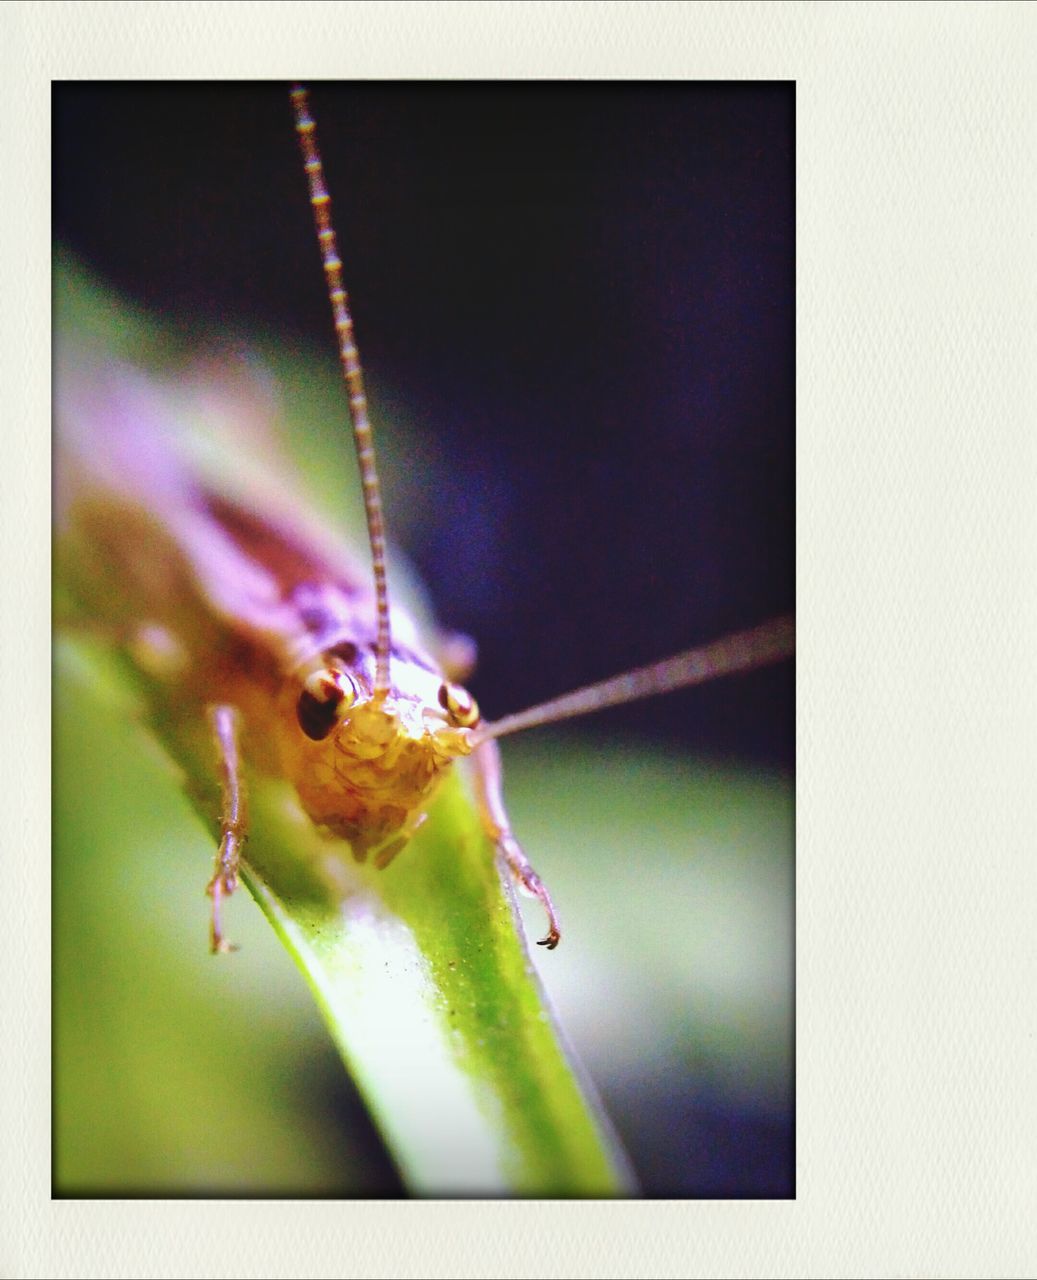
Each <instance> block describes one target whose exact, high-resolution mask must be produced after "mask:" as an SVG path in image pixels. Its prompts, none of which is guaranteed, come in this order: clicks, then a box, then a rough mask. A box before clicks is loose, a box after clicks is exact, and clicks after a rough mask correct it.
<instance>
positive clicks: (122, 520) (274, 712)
mask: <svg viewBox="0 0 1037 1280" xmlns="http://www.w3.org/2000/svg"><path fill="white" fill-rule="evenodd" d="M292 101H293V106H294V109H295V114H296V128H297V131H298V133H299V137H300V140H301V143H302V149H303V155H304V162H305V169H306V173H307V176H308V180H309V185H310V200H311V204H312V206H313V209H314V212H315V217H316V223H317V232H318V241H319V244H320V249H321V256H322V260H323V265H324V271H325V275H326V278H327V283H328V291H329V297H330V300H331V304H332V311H333V316H334V323H335V330H336V333H337V335H338V341H339V353H340V357H341V361H342V365H343V370H344V373H345V378H346V383H347V387H348V391H349V402H350V411H351V416H352V421H353V428H354V435H355V440H356V446H357V456H358V460H359V464H360V471H361V479H362V483H363V490H364V505H365V511H366V515H367V523H368V534H369V541H370V549H371V567H368V566H362V565H358V564H357V562H355V561H354V560H353V558H352V557H351V556H350V555H349V554H348V553H347V552H345V551H344V550H343V549H342V548H341V546H339V545H338V544H337V543H336V542H334V540H331V539H329V538H328V537H327V535H326V534H324V533H323V532H322V531H321V530H320V529H319V527H318V526H317V525H315V524H309V523H307V521H306V519H305V517H304V516H302V515H301V514H300V512H299V510H298V508H297V507H296V506H295V505H293V503H292V502H291V501H287V502H285V501H279V500H277V498H276V497H275V496H272V495H271V494H269V493H264V494H262V495H257V494H250V495H249V496H248V497H243V496H241V495H233V496H231V495H228V493H227V492H225V491H223V490H222V489H221V488H220V487H219V486H217V485H214V484H213V483H211V482H209V481H207V480H206V479H205V478H204V477H203V475H202V474H201V473H200V472H199V470H198V469H197V467H195V466H194V465H193V464H192V462H190V461H189V460H188V459H187V457H185V456H184V454H183V452H182V451H181V449H180V447H179V446H178V445H177V443H176V442H174V441H171V440H170V439H169V429H168V423H169V422H170V420H171V418H173V417H175V415H173V414H171V413H170V412H169V409H168V406H167V405H166V404H165V403H164V401H163V395H162V393H161V391H160V390H158V389H156V388H155V386H154V385H153V384H152V383H151V382H149V381H147V380H146V379H144V378H143V376H142V375H140V374H138V373H136V372H135V371H133V370H131V369H129V368H127V367H125V366H118V365H114V364H111V363H110V362H101V363H99V362H96V361H95V362H91V361H90V360H89V359H84V358H83V357H82V356H81V355H80V354H77V353H75V352H72V351H62V350H60V349H59V352H58V370H57V377H56V386H57V389H58V395H57V403H56V410H57V419H58V433H57V438H58V442H59V457H58V468H57V475H58V493H57V515H58V534H59V542H58V558H59V562H60V565H61V567H62V576H63V580H64V583H63V585H64V589H65V590H66V592H67V595H68V603H69V605H70V606H71V609H72V611H73V613H74V614H75V615H76V616H77V617H78V618H79V619H80V622H81V623H82V622H83V621H84V620H86V621H87V624H88V625H89V626H90V627H91V628H93V629H94V630H99V631H101V632H102V633H103V634H104V635H105V636H106V637H107V638H108V639H110V640H112V641H113V642H114V643H115V644H117V645H118V646H119V647H121V649H122V651H123V653H124V654H125V656H126V657H127V659H128V660H129V661H130V662H131V663H132V664H133V666H134V668H135V670H136V672H137V674H138V675H139V677H140V679H141V680H142V681H143V682H144V684H145V686H146V689H147V693H148V700H149V704H150V707H151V712H152V714H153V715H155V716H159V717H162V718H163V719H164V720H165V721H166V722H167V723H176V724H181V725H185V726H187V728H188V731H191V730H193V729H196V728H197V726H201V725H208V726H209V732H210V733H211V735H212V737H213V739H214V741H215V744H216V749H217V754H218V763H219V774H220V791H221V796H222V811H221V823H220V825H221V831H222V839H221V844H220V848H219V852H218V854H217V859H216V870H215V874H214V876H213V879H212V881H211V883H210V892H211V894H212V897H213V925H212V943H213V947H214V949H215V950H225V949H227V944H226V942H225V940H224V937H223V932H222V925H221V921H220V902H221V898H222V897H223V896H224V895H226V894H229V893H230V892H232V891H233V889H234V888H235V886H236V884H237V874H238V864H239V859H240V857H241V854H242V849H243V846H244V842H245V840H246V838H247V832H248V810H247V799H246V794H245V788H244V781H243V776H242V769H243V766H242V757H244V759H245V760H247V761H248V763H249V765H250V766H251V767H252V768H254V769H256V770H258V771H259V772H260V773H264V774H266V775H268V776H270V777H275V778H279V779H285V780H287V781H288V782H290V783H291V784H292V786H293V787H294V789H295V792H296V794H297V796H298V800H299V803H300V805H301V807H302V809H303V811H304V812H305V814H306V815H307V817H308V818H309V819H310V820H311V821H312V822H314V823H316V824H317V825H318V826H319V827H321V828H323V829H325V830H327V831H328V832H330V833H332V834H333V835H335V836H338V837H341V838H343V839H345V840H346V841H348V842H349V845H350V847H351V849H352V852H353V855H354V856H355V857H356V858H357V859H358V860H361V861H363V860H365V859H367V858H368V857H369V856H370V857H371V858H372V860H373V862H374V863H375V865H376V866H378V867H384V866H386V865H387V864H388V863H389V862H390V861H391V860H392V859H393V858H394V857H395V856H396V855H397V854H398V853H400V851H401V850H402V849H403V848H404V846H405V845H406V844H407V842H408V840H409V839H410V837H411V836H412V835H413V833H414V832H415V831H416V830H417V828H418V826H419V825H420V824H421V822H422V821H423V819H424V817H425V814H426V812H427V810H428V806H429V803H430V800H431V798H432V796H433V794H434V792H435V790H436V788H437V785H438V784H439V782H440V781H441V780H442V778H443V777H444V775H445V772H446V771H447V770H448V769H449V767H450V766H451V764H452V762H453V761H454V760H455V759H457V758H459V757H465V756H468V757H471V764H472V766H473V779H474V785H475V791H476V798H477V801H478V805H479V809H480V813H481V816H482V820H483V825H484V828H485V830H486V832H487V834H488V835H489V837H490V838H491V839H492V840H493V841H494V843H495V845H496V847H497V850H498V853H499V855H500V856H501V858H502V859H503V861H504V863H505V864H506V865H507V867H508V868H509V869H510V871H511V872H512V874H513V875H514V877H515V878H516V879H517V880H518V882H519V883H520V884H521V885H522V886H523V887H524V888H525V889H526V890H527V891H528V892H530V893H531V894H533V895H534V896H536V897H537V898H539V899H540V901H541V903H542V904H543V906H544V908H545V909H546V911H547V915H548V920H549V928H548V932H547V935H546V936H545V937H544V938H543V939H541V941H542V943H543V944H544V945H546V946H548V947H553V946H555V945H556V944H557V942H558V940H559V936H560V934H559V927H558V921H557V917H556V915H555V912H554V908H553V905H552V903H551V899H550V896H549V894H548V893H547V890H546V888H545V887H544V885H543V884H542V882H541V881H540V879H539V877H538V876H537V875H536V873H535V872H534V871H533V869H532V867H531V866H530V864H529V862H528V860H527V859H526V857H525V854H524V853H523V851H522V849H521V847H520V846H519V844H518V843H517V841H516V840H515V838H514V836H513V835H512V833H511V830H510V827H509V823H508V819H507V814H506V811H505V808H504V803H503V798H502V793H501V771H500V762H499V757H498V752H497V746H496V742H495V741H494V739H495V738H497V737H499V736H502V735H503V734H505V733H511V732H516V731H518V730H519V729H524V728H527V727H531V726H534V725H537V724H544V723H550V722H552V721H554V720H559V719H562V718H565V717H567V716H571V715H580V714H584V713H586V712H588V711H593V710H596V709H599V708H602V707H606V706H610V705H616V704H618V703H622V702H629V701H632V700H634V699H636V698H641V697H645V696H647V695H650V694H655V693H661V692H665V691H667V690H670V689H675V688H679V687H682V686H684V685H688V684H693V683H698V682H701V681H705V680H709V679H712V678H714V677H716V676H719V675H724V674H728V673H731V672H735V671H742V670H748V669H750V668H752V667H755V666H759V665H761V664H763V663H767V662H772V661H775V660H778V659H780V658H782V657H785V656H787V655H788V654H790V653H791V652H792V648H793V628H792V623H791V620H790V619H787V618H786V619H779V620H777V621H776V622H774V623H770V624H766V625H764V626H762V627H757V628H755V629H753V630H750V631H747V632H743V633H741V634H738V635H734V636H729V637H727V638H725V639H724V640H722V641H718V642H716V643H714V644H713V645H708V646H704V647H703V648H700V649H695V650H689V651H687V652H686V653H684V654H680V655H677V657H675V658H671V659H667V660H666V661H664V662H661V663H657V664H654V665H653V666H650V667H646V668H643V669H641V670H639V671H635V672H629V673H626V674H624V675H623V676H619V677H615V678H614V679H612V680H607V681H603V682H601V683H600V684H599V685H594V686H590V687H588V688H585V689H582V690H578V691H577V692H575V693H573V694H568V695H565V696H564V697H562V698H559V699H555V700H553V701H552V702H550V703H545V704H542V705H541V706H539V707H534V708H531V709H529V710H527V711H524V712H520V713H518V714H516V715H514V716H509V717H507V718H506V719H504V720H500V721H498V722H496V723H490V724H486V723H484V722H483V721H482V720H481V718H480V715H479V709H478V707H477V706H476V704H475V702H474V700H473V699H472V698H471V696H470V695H469V694H468V693H467V692H466V691H465V690H464V689H463V688H462V687H461V686H460V685H458V684H457V683H456V681H458V680H463V679H464V678H465V676H466V674H467V671H468V670H469V669H470V659H471V652H470V646H466V645H465V644H460V645H458V644H450V643H447V642H446V640H444V639H440V638H435V637H434V638H433V639H432V640H431V641H430V642H429V643H427V644H425V645H423V644H422V643H421V640H420V638H419V635H418V630H417V628H416V626H415V625H414V623H413V621H412V620H411V619H410V618H409V617H408V616H407V614H406V612H404V611H403V610H401V609H399V608H397V607H393V608H392V609H390V606H389V599H388V591H387V587H386V573H385V537H384V530H383V527H382V514H381V499H380V493H379V487H378V477H377V473H376V470H375V465H374V453H373V441H372V437H371V429H370V426H369V424H368V421H367V408H366V398H365V395H364V391H363V382H362V375H361V371H360V365H359V357H358V354H357V351H356V347H355V345H354V340H353V331H352V320H351V317H350V315H349V311H348V300H347V298H346V294H345V290H344V288H343V286H342V280H341V262H340V261H339V258H338V254H337V250H336V247H335V239H334V232H333V230H332V228H331V223H330V210H329V199H328V196H327V192H326V191H325V189H324V184H323V175H322V169H321V164H320V158H319V155H318V153H317V150H316V142H315V136H314V125H313V121H312V119H311V118H310V117H309V113H308V108H307V105H306V95H305V92H304V91H302V90H294V91H293V93H292ZM372 570H373V571H372Z"/></svg>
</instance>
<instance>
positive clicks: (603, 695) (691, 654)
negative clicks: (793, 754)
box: [472, 617, 796, 746]
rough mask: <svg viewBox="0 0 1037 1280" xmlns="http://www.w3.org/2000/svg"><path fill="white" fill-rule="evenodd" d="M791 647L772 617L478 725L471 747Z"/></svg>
mask: <svg viewBox="0 0 1037 1280" xmlns="http://www.w3.org/2000/svg"><path fill="white" fill-rule="evenodd" d="M795 648H796V626H795V623H794V622H793V620H792V618H791V617H784V618H775V619H774V620H773V621H772V622H765V623H763V624H762V626H759V627H753V628H752V629H751V630H749V631H739V632H737V633H736V634H735V635H731V636H724V638H723V639H722V640H714V641H713V643H712V644H706V645H702V646H701V648H697V649H687V650H685V651H684V653H678V654H676V655H675V656H674V657H672V658H666V659H664V660H663V661H662V662H655V663H653V664H652V665H651V666H648V667H638V669H637V670H636V671H627V672H626V673H625V674H624V675H621V676H613V677H612V679H611V680H602V681H601V682H600V683H599V684H591V685H587V686H585V687H584V688H583V689H577V690H576V691H575V692H574V693H566V694H563V695H562V697H560V698H552V699H551V701H550V702H541V703H540V704H539V706H536V707H530V708H529V709H528V710H526V711H518V712H516V713H515V715H512V716H504V717H502V718H501V719H500V720H495V721H491V722H490V723H489V724H486V725H483V726H481V727H480V728H479V729H477V730H476V731H475V733H474V734H473V735H472V743H473V745H476V746H477V745H478V744H479V743H480V742H486V741H487V739H489V738H503V737H504V736H505V734H508V733H518V732H519V730H520V729H532V728H533V727H534V726H535V725H541V724H554V723H555V722H556V721H557V720H568V719H570V718H571V717H572V716H582V715H586V714H587V713H588V712H590V711H602V710H604V708H605V707H618V706H619V705H620V704H621V703H624V702H634V701H636V700H637V699H638V698H650V697H651V696H652V695H653V694H656V693H669V692H670V691H671V690H673V689H683V688H684V687H685V686H686V685H691V684H702V683H703V681H706V680H713V679H715V678H716V677H717V676H729V675H734V674H735V673H736V672H738V671H750V670H752V669H753V668H754V667H762V666H766V664H767V663H769V662H778V661H779V660H780V659H782V658H790V657H791V656H792V654H793V653H794V652H795Z"/></svg>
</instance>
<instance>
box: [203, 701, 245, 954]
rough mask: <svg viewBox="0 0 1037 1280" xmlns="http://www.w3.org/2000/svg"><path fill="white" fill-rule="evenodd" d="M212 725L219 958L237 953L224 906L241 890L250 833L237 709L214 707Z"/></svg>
mask: <svg viewBox="0 0 1037 1280" xmlns="http://www.w3.org/2000/svg"><path fill="white" fill-rule="evenodd" d="M209 722H210V725H211V727H212V731H213V737H214V738H215V742H216V753H217V759H218V763H219V767H220V793H221V796H222V806H221V810H220V847H219V850H218V851H217V854H216V869H215V871H214V872H213V877H212V879H211V880H210V881H209V885H208V888H207V890H206V892H207V893H208V894H209V897H210V898H212V924H211V928H210V940H211V946H212V952H213V954H214V955H215V954H216V953H217V952H227V951H233V950H235V947H234V945H233V943H230V942H228V941H227V940H226V938H224V936H223V928H222V925H221V923H220V907H221V904H222V902H223V897H224V895H226V896H227V897H229V896H230V895H231V894H232V893H233V892H234V890H235V889H236V888H237V887H238V864H239V862H240V860H241V850H242V846H243V845H244V843H245V839H246V836H247V834H248V804H247V801H246V798H245V784H244V781H243V779H242V777H241V763H240V758H239V755H238V712H237V711H236V710H235V708H234V707H228V706H216V707H211V708H210V710H209Z"/></svg>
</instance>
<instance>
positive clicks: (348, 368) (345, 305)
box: [291, 85, 392, 699]
mask: <svg viewBox="0 0 1037 1280" xmlns="http://www.w3.org/2000/svg"><path fill="white" fill-rule="evenodd" d="M291 99H292V110H293V111H294V112H295V131H296V133H297V134H298V135H299V144H300V146H301V147H302V154H303V163H304V167H305V169H306V177H307V179H308V180H309V184H310V204H311V205H313V217H314V222H315V223H316V226H317V241H318V243H319V245H320V254H321V259H322V261H323V263H324V278H325V282H326V284H327V287H328V299H329V301H330V302H331V311H332V314H333V316H334V318H335V333H336V335H337V337H338V351H339V359H340V360H341V361H342V371H343V373H344V374H345V378H346V388H347V390H348V392H349V416H350V421H351V422H352V425H353V439H354V441H355V443H356V459H357V465H358V466H359V468H360V482H361V484H362V486H363V490H364V512H365V514H366V516H367V536H368V540H369V542H370V544H371V568H372V570H373V572H374V587H375V607H376V609H377V615H378V636H377V640H376V648H375V680H374V696H375V698H376V699H382V698H384V697H385V695H386V694H387V693H388V692H389V652H390V649H391V647H392V639H391V636H390V632H389V590H388V586H387V584H386V579H385V520H384V517H383V514H382V490H381V485H380V484H379V481H378V467H377V464H376V462H375V452H374V436H373V434H372V432H371V423H370V421H369V420H368V416H367V396H366V395H365V394H364V375H363V371H362V370H361V368H360V353H359V352H358V351H357V348H356V340H355V338H354V335H353V317H352V315H351V314H350V311H349V298H348V297H347V295H346V290H345V288H344V286H343V284H342V259H341V258H340V257H339V256H338V246H337V243H336V240H335V229H334V227H333V226H332V224H331V197H330V196H329V195H328V192H327V188H326V186H325V185H324V166H323V165H322V163H321V158H320V152H319V151H318V149H317V136H316V129H317V126H316V125H315V124H314V122H313V117H312V116H311V115H310V108H309V98H308V95H307V91H306V90H305V89H304V88H303V87H302V86H301V85H295V86H293V88H292V91H291Z"/></svg>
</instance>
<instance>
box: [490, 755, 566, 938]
mask: <svg viewBox="0 0 1037 1280" xmlns="http://www.w3.org/2000/svg"><path fill="white" fill-rule="evenodd" d="M471 760H472V767H473V771H474V779H475V792H476V801H477V803H478V806H479V816H480V818H482V824H483V827H484V829H485V831H486V834H487V835H488V836H489V837H490V839H491V840H492V841H493V842H494V844H495V845H496V846H497V850H498V852H499V853H500V855H501V857H502V858H503V859H504V861H505V862H506V863H507V864H508V870H509V871H510V872H511V874H512V875H513V876H514V877H515V879H516V880H517V881H518V882H519V884H520V885H521V886H522V887H523V888H524V889H525V890H526V891H527V892H528V893H530V894H531V895H532V896H533V897H534V898H538V899H539V900H540V902H541V903H542V904H543V907H544V910H545V911H546V912H547V922H548V930H547V935H546V937H543V938H541V939H540V940H539V945H540V946H541V947H547V949H548V951H553V950H554V949H555V947H557V946H558V943H559V941H560V939H561V936H562V935H561V931H560V929H559V927H558V916H557V914H556V913H555V909H554V903H553V902H552V901H551V895H550V894H549V893H548V892H547V886H546V885H545V884H544V882H543V881H542V880H541V879H540V877H539V876H538V875H537V873H536V872H535V871H534V870H533V868H532V866H531V865H530V862H529V859H528V858H527V857H526V855H525V853H524V852H523V849H522V846H521V845H520V844H519V842H518V841H517V840H516V839H515V837H514V836H513V835H512V833H511V826H510V824H509V822H508V815H507V812H506V810H505V808H504V795H503V771H502V769H501V758H500V749H499V747H498V746H497V744H496V742H494V741H493V740H492V739H490V740H488V741H486V742H481V743H480V744H479V745H478V746H477V747H476V748H475V750H474V751H473V752H472V756H471Z"/></svg>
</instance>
